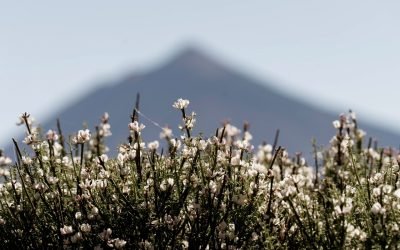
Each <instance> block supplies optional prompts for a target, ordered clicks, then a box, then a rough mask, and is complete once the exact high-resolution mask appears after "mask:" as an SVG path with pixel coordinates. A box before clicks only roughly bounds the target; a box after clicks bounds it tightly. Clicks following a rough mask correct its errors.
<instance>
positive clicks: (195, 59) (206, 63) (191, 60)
mask: <svg viewBox="0 0 400 250" xmlns="http://www.w3.org/2000/svg"><path fill="white" fill-rule="evenodd" d="M163 68H164V69H166V68H167V69H171V68H173V69H178V70H195V71H199V72H202V73H203V74H204V73H207V72H209V73H216V72H222V71H226V69H225V67H224V66H223V65H222V64H221V63H219V62H218V60H216V59H214V58H213V57H212V56H209V55H208V54H207V53H206V52H204V51H203V50H201V49H199V48H198V47H194V46H188V47H185V48H183V49H182V50H180V51H179V52H178V53H176V54H175V56H173V57H172V59H171V60H169V61H167V62H166V64H165V65H164V67H163Z"/></svg>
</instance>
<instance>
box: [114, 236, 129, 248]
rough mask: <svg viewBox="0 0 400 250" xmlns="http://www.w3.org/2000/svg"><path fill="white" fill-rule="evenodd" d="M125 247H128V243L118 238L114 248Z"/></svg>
mask: <svg viewBox="0 0 400 250" xmlns="http://www.w3.org/2000/svg"><path fill="white" fill-rule="evenodd" d="M125 245H126V241H124V240H120V239H119V238H116V239H115V242H114V247H115V248H116V249H121V248H123V247H124V246H125Z"/></svg>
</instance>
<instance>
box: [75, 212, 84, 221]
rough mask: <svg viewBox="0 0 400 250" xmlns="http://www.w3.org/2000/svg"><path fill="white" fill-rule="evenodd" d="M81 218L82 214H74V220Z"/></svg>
mask: <svg viewBox="0 0 400 250" xmlns="http://www.w3.org/2000/svg"><path fill="white" fill-rule="evenodd" d="M81 218H82V213H81V212H76V213H75V219H77V220H79V219H81Z"/></svg>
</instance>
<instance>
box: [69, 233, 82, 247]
mask: <svg viewBox="0 0 400 250" xmlns="http://www.w3.org/2000/svg"><path fill="white" fill-rule="evenodd" d="M81 239H82V234H81V232H77V233H76V234H74V235H73V236H72V237H71V243H73V244H75V243H76V242H78V241H80V240H81Z"/></svg>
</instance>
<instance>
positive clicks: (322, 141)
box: [43, 48, 399, 156]
mask: <svg viewBox="0 0 400 250" xmlns="http://www.w3.org/2000/svg"><path fill="white" fill-rule="evenodd" d="M138 92H139V93H140V96H141V98H140V110H141V112H142V113H143V114H145V115H146V117H148V118H150V119H151V120H153V121H156V122H157V123H159V124H160V125H161V126H164V125H168V126H169V127H170V128H174V134H175V135H179V134H180V132H179V131H178V129H177V126H178V124H180V122H181V116H180V112H179V111H178V110H176V109H174V108H172V103H173V102H174V101H175V100H176V99H177V98H180V97H182V98H186V99H189V100H190V105H189V111H195V112H196V113H197V125H196V127H197V129H196V130H195V131H194V134H197V133H199V132H200V131H201V132H203V134H205V135H206V136H210V135H212V134H214V132H215V129H216V128H217V127H219V126H221V123H222V122H223V121H225V120H229V121H231V123H232V124H234V125H235V126H237V127H239V128H242V124H243V122H244V121H248V122H249V123H250V132H251V133H252V134H253V138H254V143H261V142H263V141H266V142H269V143H272V141H273V139H274V135H275V132H276V130H277V129H278V128H279V129H280V139H279V144H280V145H283V146H284V147H286V148H287V149H288V150H289V152H291V153H294V152H303V153H304V155H306V156H307V155H308V156H309V154H310V152H311V151H312V146H311V139H312V138H316V139H317V143H318V144H319V145H327V144H328V143H329V140H330V138H331V137H332V136H333V135H334V134H335V130H334V128H333V127H332V121H333V120H335V119H337V117H338V114H332V113H329V112H326V111H323V110H321V109H319V108H318V107H315V106H312V105H310V104H307V103H304V102H303V101H300V100H296V99H293V98H289V97H287V96H286V95H285V94H283V93H281V92H279V91H276V90H275V89H274V88H272V87H268V83H265V82H260V81H258V80H255V79H253V78H251V77H249V76H246V75H245V74H242V73H240V72H237V71H235V70H233V69H230V68H228V67H225V66H224V65H223V64H222V63H220V62H218V61H216V60H214V59H212V58H211V57H209V56H208V55H206V54H205V53H204V52H201V51H199V50H197V49H195V48H187V49H185V50H183V51H181V52H180V53H179V54H177V55H176V56H175V57H174V58H172V59H171V60H170V61H168V62H166V63H165V64H163V65H162V66H160V67H158V68H156V69H154V70H152V71H150V72H147V73H143V74H133V75H128V76H127V77H125V78H123V79H122V80H119V81H118V82H115V83H113V84H112V85H108V86H104V87H102V88H99V89H97V90H94V91H93V92H92V93H90V94H88V95H87V96H85V97H84V98H82V99H81V100H79V101H78V102H76V103H73V104H71V105H70V106H69V107H67V108H65V109H64V110H61V111H60V112H58V113H56V114H55V115H54V117H53V118H52V119H50V120H49V121H47V122H45V123H43V127H44V128H45V130H47V129H49V128H53V129H55V128H56V126H55V124H56V122H55V121H56V118H57V117H59V118H60V120H61V124H62V127H63V130H64V131H65V133H66V134H72V133H74V132H76V131H77V130H79V129H81V128H82V123H83V122H86V123H87V124H88V125H89V128H92V129H93V128H94V126H95V125H97V124H98V123H99V118H100V116H101V115H102V114H103V113H104V112H108V113H109V114H110V123H111V126H112V127H111V128H112V132H113V135H112V137H109V138H107V139H108V145H109V147H110V149H111V151H112V152H116V148H117V145H118V144H120V143H122V142H125V141H126V139H127V135H128V123H129V122H130V115H131V113H132V108H133V106H134V103H135V98H136V93H138ZM310 98H312V97H310ZM140 119H141V122H142V123H144V124H145V125H146V128H145V130H144V131H143V136H144V138H145V139H146V140H155V139H158V136H159V133H160V128H158V127H156V126H154V125H153V124H152V123H151V122H149V121H148V120H146V119H144V118H143V117H141V118H140ZM361 127H362V128H363V129H364V130H366V131H367V133H368V135H367V136H372V137H373V138H379V142H380V145H382V144H383V145H394V146H396V145H398V143H399V136H398V135H397V134H393V133H391V132H388V131H385V130H383V129H380V128H378V127H374V126H372V125H369V124H363V122H362V121H361Z"/></svg>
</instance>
